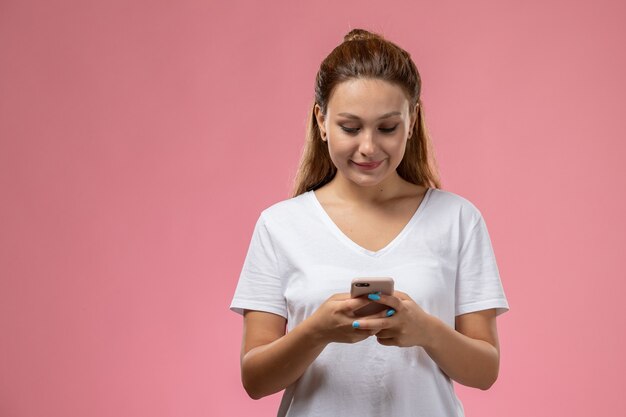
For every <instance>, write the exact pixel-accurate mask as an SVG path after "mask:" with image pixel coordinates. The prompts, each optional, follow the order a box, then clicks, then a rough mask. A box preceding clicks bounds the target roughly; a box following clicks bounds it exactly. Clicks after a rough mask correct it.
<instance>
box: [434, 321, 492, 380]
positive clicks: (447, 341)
mask: <svg viewBox="0 0 626 417" xmlns="http://www.w3.org/2000/svg"><path fill="white" fill-rule="evenodd" d="M432 319H433V321H432V339H431V341H430V343H429V344H428V345H425V346H423V348H424V350H426V352H427V353H428V355H429V356H430V357H431V358H432V359H433V360H434V361H435V362H436V363H437V365H439V368H441V370H442V371H443V372H445V373H446V375H448V376H449V377H450V378H452V379H453V380H455V381H457V382H458V383H460V384H463V385H467V386H470V387H474V388H480V389H482V390H487V389H489V387H491V385H493V383H494V382H495V381H496V379H497V378H498V369H499V366H500V356H499V354H498V350H497V349H496V348H495V347H494V346H493V345H491V344H490V343H489V342H486V341H484V340H478V339H472V338H471V337H468V336H465V335H464V334H462V333H459V332H458V331H456V330H455V329H453V328H452V327H450V326H448V325H447V324H445V323H444V322H443V321H441V320H440V319H439V318H437V317H434V316H433V317H432Z"/></svg>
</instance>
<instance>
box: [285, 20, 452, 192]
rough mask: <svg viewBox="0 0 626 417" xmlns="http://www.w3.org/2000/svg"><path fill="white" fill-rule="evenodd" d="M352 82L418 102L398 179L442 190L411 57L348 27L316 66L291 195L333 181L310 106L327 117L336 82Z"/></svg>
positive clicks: (332, 168) (373, 35)
mask: <svg viewBox="0 0 626 417" xmlns="http://www.w3.org/2000/svg"><path fill="white" fill-rule="evenodd" d="M355 78H375V79H381V80H384V81H388V82H390V83H393V84H396V85H398V86H399V87H401V88H402V90H403V91H404V92H405V94H406V96H407V98H408V100H409V104H410V105H411V108H413V107H414V106H415V105H416V104H418V103H419V107H418V111H419V114H418V118H417V122H416V126H415V129H413V132H412V135H411V138H410V140H408V141H407V145H406V150H405V153H404V157H403V158H402V161H401V162H400V165H399V166H398V168H397V170H396V171H397V172H398V175H400V177H402V178H403V179H404V180H406V181H408V182H411V183H413V184H417V185H422V186H427V187H430V188H441V182H440V179H439V173H438V168H437V163H436V160H435V156H434V151H433V148H432V144H431V141H430V137H429V135H428V131H427V129H426V123H425V119H424V108H423V105H422V102H421V100H420V93H421V87H422V82H421V78H420V75H419V72H418V70H417V67H416V66H415V63H414V62H413V60H412V59H411V56H410V55H409V53H408V52H406V51H405V50H404V49H402V48H400V47H399V46H397V45H396V44H394V43H392V42H390V41H388V40H386V39H384V38H383V37H382V36H381V35H379V34H377V33H373V32H369V31H367V30H364V29H352V30H351V31H350V32H348V33H347V34H346V35H345V36H344V40H343V43H341V44H340V45H339V46H337V47H336V48H335V49H334V50H333V51H332V52H331V53H330V54H329V55H328V56H327V57H326V58H325V59H324V60H323V61H322V63H321V65H320V69H319V71H318V72H317V77H316V80H315V100H314V102H313V105H312V106H311V110H310V112H309V116H308V121H307V134H306V143H305V145H304V149H303V151H302V157H301V159H300V166H299V168H298V171H297V173H296V177H295V180H294V185H293V191H292V197H296V196H298V195H300V194H302V193H304V192H307V191H310V190H315V189H318V188H320V187H321V186H323V185H324V184H326V183H328V182H329V181H330V180H332V179H333V177H334V176H335V174H336V172H337V168H336V167H335V165H334V164H333V162H332V160H331V159H330V154H329V153H328V144H327V143H326V142H324V141H322V137H321V135H320V130H319V126H318V125H317V119H316V118H315V104H318V105H319V106H320V108H321V111H322V113H323V114H324V115H326V111H327V106H328V101H329V99H330V97H331V94H332V92H333V90H334V88H335V87H336V86H337V85H338V84H339V83H341V82H344V81H347V80H350V79H355Z"/></svg>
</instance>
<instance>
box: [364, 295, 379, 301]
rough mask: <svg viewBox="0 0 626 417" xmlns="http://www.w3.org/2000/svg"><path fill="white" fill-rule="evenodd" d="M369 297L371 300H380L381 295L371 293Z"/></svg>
mask: <svg viewBox="0 0 626 417" xmlns="http://www.w3.org/2000/svg"><path fill="white" fill-rule="evenodd" d="M367 298H369V299H370V300H375V301H378V300H380V295H378V294H370V295H368V296H367Z"/></svg>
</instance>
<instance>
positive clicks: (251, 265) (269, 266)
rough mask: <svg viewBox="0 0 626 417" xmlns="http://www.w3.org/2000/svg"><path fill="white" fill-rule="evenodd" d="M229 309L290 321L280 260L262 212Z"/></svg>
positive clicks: (240, 312) (239, 312)
mask: <svg viewBox="0 0 626 417" xmlns="http://www.w3.org/2000/svg"><path fill="white" fill-rule="evenodd" d="M230 309H231V310H232V311H234V312H235V313H238V314H242V315H243V310H244V309H247V310H259V311H266V312H269V313H274V314H278V315H280V316H283V317H285V318H287V306H286V302H285V297H284V295H283V291H282V284H281V279H280V275H279V272H278V260H277V258H276V253H275V252H274V247H273V245H272V239H271V236H270V232H269V230H268V226H267V222H266V219H265V217H264V215H263V213H261V216H259V219H258V220H257V222H256V225H255V226H254V231H253V233H252V239H251V240H250V245H249V247H248V252H247V254H246V258H245V260H244V263H243V268H242V270H241V274H240V275H239V281H238V283H237V288H236V289H235V294H234V296H233V299H232V302H231V305H230Z"/></svg>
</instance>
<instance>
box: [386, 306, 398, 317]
mask: <svg viewBox="0 0 626 417" xmlns="http://www.w3.org/2000/svg"><path fill="white" fill-rule="evenodd" d="M394 314H396V310H394V309H393V308H390V309H389V310H387V317H391V316H393V315H394Z"/></svg>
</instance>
